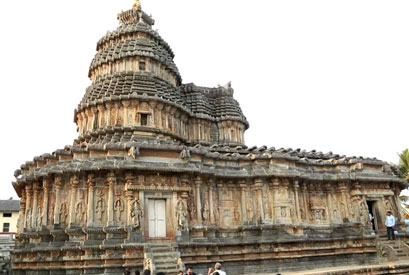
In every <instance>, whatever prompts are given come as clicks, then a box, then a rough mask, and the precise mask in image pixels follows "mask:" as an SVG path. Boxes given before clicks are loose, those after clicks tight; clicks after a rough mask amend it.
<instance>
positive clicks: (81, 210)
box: [75, 202, 85, 225]
mask: <svg viewBox="0 0 409 275" xmlns="http://www.w3.org/2000/svg"><path fill="white" fill-rule="evenodd" d="M75 221H76V223H78V224H80V225H82V224H83V223H84V222H85V207H84V204H83V203H82V202H79V203H77V205H76V206H75Z"/></svg>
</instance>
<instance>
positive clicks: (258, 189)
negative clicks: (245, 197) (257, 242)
mask: <svg viewBox="0 0 409 275" xmlns="http://www.w3.org/2000/svg"><path fill="white" fill-rule="evenodd" d="M254 187H255V188H256V199H257V207H258V211H257V212H258V213H259V215H258V217H257V218H258V219H257V220H258V221H260V223H264V206H263V194H262V192H263V180H262V179H256V180H255V181H254Z"/></svg>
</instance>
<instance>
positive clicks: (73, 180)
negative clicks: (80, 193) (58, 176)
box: [68, 175, 79, 227]
mask: <svg viewBox="0 0 409 275" xmlns="http://www.w3.org/2000/svg"><path fill="white" fill-rule="evenodd" d="M78 183H79V181H78V176H77V175H74V176H72V177H71V179H70V187H71V190H70V191H71V192H70V213H69V215H70V216H69V219H68V226H69V227H73V226H74V224H75V204H76V202H77V196H76V195H77V188H78Z"/></svg>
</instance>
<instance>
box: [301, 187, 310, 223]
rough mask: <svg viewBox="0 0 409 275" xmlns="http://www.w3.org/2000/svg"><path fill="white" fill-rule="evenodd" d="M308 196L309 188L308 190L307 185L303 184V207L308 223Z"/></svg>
mask: <svg viewBox="0 0 409 275" xmlns="http://www.w3.org/2000/svg"><path fill="white" fill-rule="evenodd" d="M307 194H308V188H307V183H306V182H303V183H302V201H303V207H304V221H306V222H307V221H308V220H309V219H308V215H309V213H308V202H307Z"/></svg>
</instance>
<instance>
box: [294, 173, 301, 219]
mask: <svg viewBox="0 0 409 275" xmlns="http://www.w3.org/2000/svg"><path fill="white" fill-rule="evenodd" d="M299 189H300V185H299V183H298V180H297V179H296V180H294V200H295V216H296V219H297V220H296V222H297V223H298V222H299V221H300V219H301V216H300V201H299V199H298V192H299Z"/></svg>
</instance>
